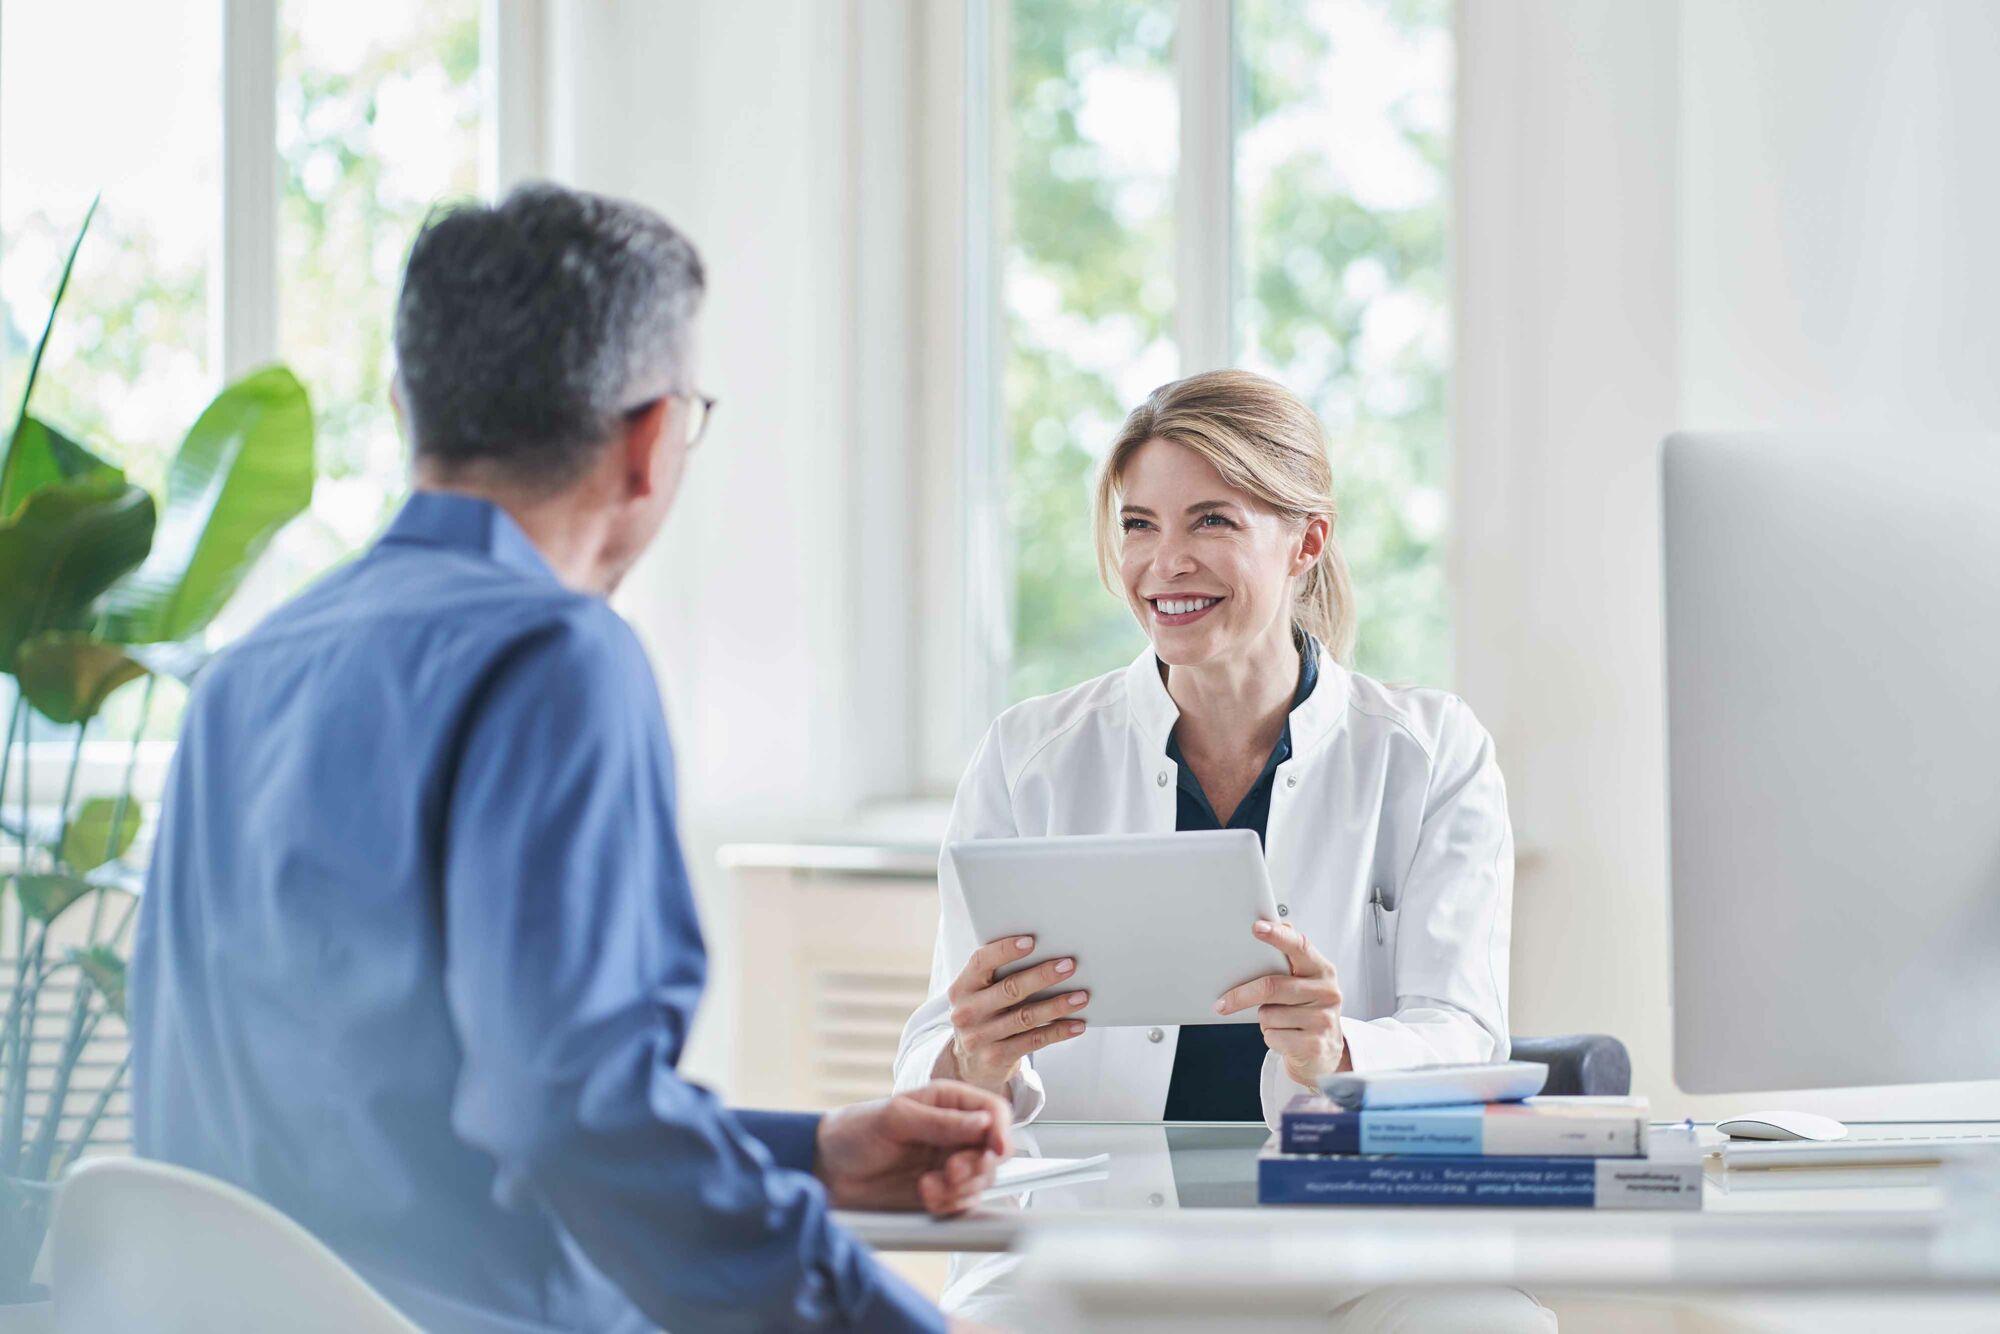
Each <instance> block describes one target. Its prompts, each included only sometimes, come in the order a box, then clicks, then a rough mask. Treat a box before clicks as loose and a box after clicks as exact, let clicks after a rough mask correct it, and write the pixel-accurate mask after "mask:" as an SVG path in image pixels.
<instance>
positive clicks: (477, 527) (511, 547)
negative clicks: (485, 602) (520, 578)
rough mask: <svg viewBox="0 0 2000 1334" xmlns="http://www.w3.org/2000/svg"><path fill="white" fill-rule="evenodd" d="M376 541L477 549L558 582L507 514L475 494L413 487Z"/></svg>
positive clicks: (522, 569) (533, 575)
mask: <svg viewBox="0 0 2000 1334" xmlns="http://www.w3.org/2000/svg"><path fill="white" fill-rule="evenodd" d="M381 541H382V542H383V543H384V544H407V545H414V546H427V547H447V548H451V549H454V550H459V551H477V552H481V553H483V554H485V555H487V556H490V557H492V558H493V560H495V561H497V562H498V563H499V564H501V565H504V566H506V567H507V568H508V569H510V570H515V571H518V572H519V573H521V574H525V575H530V576H532V577H535V578H540V579H547V580H550V581H551V582H557V583H559V582H561V581H560V580H559V579H557V577H556V572H555V571H554V570H553V569H551V568H549V563H548V561H546V560H544V559H543V558H542V553H541V552H540V551H537V550H536V549H535V544H534V543H533V542H531V541H529V540H528V535H527V534H526V533H524V532H522V531H521V525H519V524H518V523H515V522H514V519H513V516H511V515H509V514H508V513H507V511H505V510H503V509H501V508H500V507H499V506H498V505H495V504H494V503H493V502H492V501H490V500H482V499H481V498H479V497H478V496H467V495H461V494H458V493H456V492H451V491H413V492H411V493H410V498H409V499H408V500H406V501H404V502H403V508H402V509H401V510H399V511H398V512H397V514H396V517H395V519H393V520H392V521H391V522H390V524H389V527H388V530H387V531H386V532H384V533H383V534H382V538H381Z"/></svg>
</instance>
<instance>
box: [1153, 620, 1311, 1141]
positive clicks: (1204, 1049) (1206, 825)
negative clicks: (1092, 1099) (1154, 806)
mask: <svg viewBox="0 0 2000 1334" xmlns="http://www.w3.org/2000/svg"><path fill="white" fill-rule="evenodd" d="M1294 636H1295V638H1296V639H1297V640H1298V641H1299V688H1298V693H1297V694H1295V695H1293V696H1292V707H1293V708H1295V709H1296V708H1298V707H1299V705H1301V704H1303V703H1305V702H1306V697H1307V696H1309V695H1311V694H1312V692H1313V687H1314V686H1316V685H1318V684H1319V655H1318V650H1317V649H1316V648H1315V646H1314V644H1313V641H1312V638H1311V636H1309V635H1301V634H1297V632H1296V631H1295V632H1294ZM1291 757H1292V724H1291V722H1290V720H1289V719H1288V720H1287V721H1286V723H1285V730H1284V731H1283V732H1281V733H1279V735H1278V744H1277V745H1275V746H1273V747H1272V748H1271V758H1270V759H1268V760H1266V761H1265V762H1264V771H1263V772H1262V773H1260V774H1258V775H1257V781H1256V782H1254V783H1252V784H1251V785H1250V790H1249V791H1248V792H1246V793H1244V794H1243V800H1242V801H1240V802H1238V803H1237V805H1236V809H1235V810H1234V811H1232V812H1231V813H1230V816H1229V823H1228V824H1226V825H1225V824H1223V823H1222V822H1221V821H1220V820H1218V819H1216V816H1215V807H1213V806H1211V805H1210V804H1209V801H1208V794H1207V793H1205V792H1203V791H1202V790H1201V780H1200V779H1198V778H1196V777H1195V776H1194V770H1193V769H1190V768H1189V767H1188V766H1187V763H1186V762H1185V761H1184V760H1183V759H1182V758H1181V747H1180V742H1179V741H1178V740H1176V739H1175V738H1174V737H1172V736H1171V735H1170V736H1168V738H1167V758H1168V759H1170V760H1172V761H1173V762H1174V763H1175V764H1177V765H1179V766H1180V774H1181V781H1180V794H1179V796H1180V800H1179V803H1178V806H1177V808H1176V812H1175V816H1174V829H1175V830H1176V831H1177V832H1184V831H1187V830H1197V829H1254V830H1256V831H1257V842H1258V843H1259V844H1261V843H1263V841H1264V829H1265V826H1267V825H1268V824H1270V822H1271V789H1272V787H1273V786H1274V785H1275V784H1276V783H1277V781H1278V766H1279V765H1281V764H1283V763H1284V762H1285V761H1286V760H1289V759H1290V758H1291ZM1264 1051H1265V1047H1264V1030H1263V1029H1261V1028H1259V1027H1258V1026H1257V1025H1255V1024H1194V1025H1190V1026H1188V1027H1185V1028H1183V1029H1181V1036H1180V1045H1179V1046H1178V1048H1176V1050H1175V1051H1174V1075H1173V1082H1172V1083H1170V1084H1168V1086H1167V1112H1166V1119H1167V1120H1169V1121H1262V1120H1263V1119H1264V1099H1263V1093H1262V1089H1263V1076H1264Z"/></svg>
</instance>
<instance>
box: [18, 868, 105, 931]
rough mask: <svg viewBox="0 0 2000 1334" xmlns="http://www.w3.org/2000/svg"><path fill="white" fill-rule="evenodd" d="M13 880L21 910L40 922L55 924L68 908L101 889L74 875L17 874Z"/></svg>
mask: <svg viewBox="0 0 2000 1334" xmlns="http://www.w3.org/2000/svg"><path fill="white" fill-rule="evenodd" d="M13 880H14V895H15V897H16V898H18V899H20V900H21V911H22V912H24V913H26V914H27V915H28V916H29V917H30V918H31V919H33V920H34V921H37V922H53V921H55V919H56V918H58V917H60V916H62V914H63V910H64V909H66V908H68V907H69V906H70V905H71V904H72V903H75V902H76V901H77V900H78V899H80V898H82V897H83V896H84V895H86V894H89V893H93V892H94V891H95V890H96V889H97V886H95V885H93V884H91V883H90V882H89V881H87V880H80V879H78V878H77V877H76V876H73V875H17V876H15V877H13Z"/></svg>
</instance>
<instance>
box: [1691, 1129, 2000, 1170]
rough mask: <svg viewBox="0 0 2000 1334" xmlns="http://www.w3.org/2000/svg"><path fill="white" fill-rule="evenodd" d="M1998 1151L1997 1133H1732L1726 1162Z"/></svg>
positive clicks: (1815, 1162)
mask: <svg viewBox="0 0 2000 1334" xmlns="http://www.w3.org/2000/svg"><path fill="white" fill-rule="evenodd" d="M1996 1151H2000V1133H1995V1132H1993V1131H1980V1132H1977V1133H1967V1134H1963V1135H1883V1134H1869V1135H1850V1136H1849V1137H1848V1138H1846V1139H1835V1140H1811V1139H1786V1140H1762V1139H1732V1140H1729V1141H1727V1142H1726V1143H1724V1144H1723V1146H1722V1165H1723V1166H1724V1167H1852V1166H1854V1165H1855V1164H1858V1163H1935V1162H1942V1161H1943V1160H1944V1159H1946V1158H1955V1157H1958V1156H1959V1155H1961V1154H1973V1153H1994V1152H1996Z"/></svg>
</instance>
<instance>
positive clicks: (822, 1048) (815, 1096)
mask: <svg viewBox="0 0 2000 1334" xmlns="http://www.w3.org/2000/svg"><path fill="white" fill-rule="evenodd" d="M720 860H721V862H722V865H723V866H724V867H725V868H726V869H727V870H728V872H729V874H730V877H731V884H730V891H731V894H732V895H733V897H734V899H735V908H736V911H735V914H734V918H735V922H736V930H737V932H738V933H739V938H738V957H739V958H741V959H743V960H745V961H750V960H755V961H756V962H755V965H754V966H746V967H744V968H742V969H741V977H742V981H741V983H740V984H739V991H738V996H737V1016H736V1017H737V1024H738V1027H737V1032H738V1034H739V1035H740V1037H739V1041H740V1042H741V1043H742V1044H743V1048H744V1050H743V1051H742V1052H740V1053H739V1056H738V1060H737V1065H736V1068H737V1076H736V1080H735V1090H734V1093H735V1096H734V1097H733V1099H732V1101H734V1102H735V1103H737V1104H738V1105H739V1106H744V1107H771V1108H780V1109H788V1110H789V1109H798V1110H815V1111H816V1110H820V1109H824V1108H827V1107H834V1106H838V1105H840V1104H842V1103H848V1102H855V1101H858V1100H862V1099H867V1098H879V1097H882V1096H883V1095H885V1094H886V1093H888V1091H889V1081H890V1066H891V1064H892V1063H893V1061H894V1059H895V1055H896V1044H897V1041H898V1040H899V1039H900V1038H901V1036H902V1032H903V1024H904V1021H906V1020H907V1019H908V1018H909V1017H910V1013H911V1011H913V1010H915V1009H916V1008H917V1005H918V1004H919V1002H921V1001H922V1000H923V998H924V996H925V995H926V994H927V992H928V991H929V989H930V971H931V946H932V944H933V942H934V940H935V937H936V934H937V859H936V854H935V852H930V851H920V850H916V849H910V850H900V849H883V848H860V847H846V846H841V845H827V846H800V845H749V844H739V845H734V846H731V847H725V848H723V849H722V851H721V856H720ZM752 1035H754V1037H753V1036H752Z"/></svg>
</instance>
